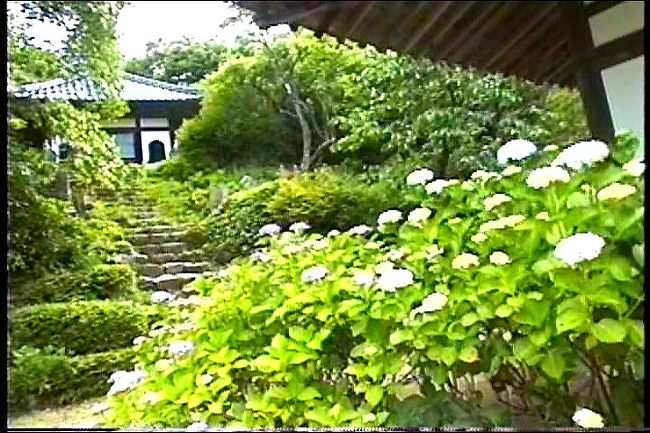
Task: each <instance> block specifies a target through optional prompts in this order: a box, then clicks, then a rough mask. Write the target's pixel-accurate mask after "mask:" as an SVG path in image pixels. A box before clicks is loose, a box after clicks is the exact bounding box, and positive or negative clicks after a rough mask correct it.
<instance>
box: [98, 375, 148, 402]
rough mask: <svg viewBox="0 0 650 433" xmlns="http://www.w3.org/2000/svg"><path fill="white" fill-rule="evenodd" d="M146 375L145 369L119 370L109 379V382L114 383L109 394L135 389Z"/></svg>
mask: <svg viewBox="0 0 650 433" xmlns="http://www.w3.org/2000/svg"><path fill="white" fill-rule="evenodd" d="M146 377H147V372H146V371H144V370H134V371H117V372H115V373H113V374H112V375H111V377H110V378H109V379H108V383H113V385H112V386H111V389H110V390H109V391H108V394H107V395H109V396H111V395H115V394H117V393H120V392H124V391H127V390H129V389H133V388H135V387H136V386H138V385H140V384H141V383H142V382H143V381H144V380H145V379H146Z"/></svg>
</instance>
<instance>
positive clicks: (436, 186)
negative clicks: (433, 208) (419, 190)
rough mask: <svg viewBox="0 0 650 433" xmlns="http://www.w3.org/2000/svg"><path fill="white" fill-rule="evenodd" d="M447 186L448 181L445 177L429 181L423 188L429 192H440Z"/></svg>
mask: <svg viewBox="0 0 650 433" xmlns="http://www.w3.org/2000/svg"><path fill="white" fill-rule="evenodd" d="M448 186H449V181H447V180H446V179H436V180H434V181H433V182H431V183H428V184H427V185H426V186H425V187H424V189H425V190H426V191H427V193H429V194H440V193H441V192H442V190H443V189H445V188H447V187H448Z"/></svg>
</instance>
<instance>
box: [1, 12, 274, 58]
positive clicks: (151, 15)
mask: <svg viewBox="0 0 650 433" xmlns="http://www.w3.org/2000/svg"><path fill="white" fill-rule="evenodd" d="M8 3H9V6H8V7H9V9H10V10H11V9H12V8H15V6H16V2H8ZM233 14H234V12H233V10H231V9H229V7H228V4H227V3H226V2H220V1H132V2H130V4H129V5H127V6H125V7H124V8H123V9H122V11H121V12H120V16H119V18H118V22H117V34H118V37H119V47H120V52H121V53H122V54H123V55H124V58H125V59H126V60H130V59H132V58H135V57H142V56H144V55H145V47H146V45H147V43H148V42H155V41H157V40H158V39H162V40H163V41H167V42H170V41H174V40H179V39H183V38H184V37H186V36H187V37H189V38H190V39H192V40H195V41H207V40H210V39H216V40H219V41H222V42H224V43H226V44H231V43H233V42H234V40H235V37H236V36H237V35H238V34H241V33H243V32H245V31H246V29H254V28H255V26H254V24H252V23H251V22H242V23H237V24H233V25H231V26H229V27H228V30H227V31H224V30H222V29H220V27H219V24H221V23H222V22H223V21H224V20H225V19H226V18H228V17H231V16H233ZM283 27H284V26H283ZM30 35H31V36H34V37H35V38H36V39H37V40H38V41H46V40H51V41H54V42H53V43H52V44H50V45H49V46H53V47H56V46H58V44H59V43H60V42H59V43H57V42H56V41H61V40H62V39H63V38H64V36H65V33H64V30H63V29H61V28H57V27H56V26H55V25H52V24H48V23H38V24H36V25H33V26H32V28H31V29H30ZM39 45H43V44H42V43H41V44H39ZM45 46H48V45H47V44H45Z"/></svg>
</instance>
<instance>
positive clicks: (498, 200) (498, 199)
mask: <svg viewBox="0 0 650 433" xmlns="http://www.w3.org/2000/svg"><path fill="white" fill-rule="evenodd" d="M510 200H512V198H511V197H510V196H509V195H507V194H494V195H493V196H491V197H488V198H486V199H485V200H483V206H485V210H487V211H490V210H492V209H494V208H495V207H497V206H499V205H500V204H503V203H507V202H509V201H510Z"/></svg>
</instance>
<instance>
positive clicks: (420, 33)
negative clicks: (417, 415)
mask: <svg viewBox="0 0 650 433" xmlns="http://www.w3.org/2000/svg"><path fill="white" fill-rule="evenodd" d="M453 3H454V2H451V1H446V2H440V6H439V8H438V10H437V11H436V12H435V13H434V14H432V15H431V16H430V17H429V19H428V20H427V21H426V24H425V25H424V26H423V27H421V28H420V29H419V30H418V31H417V32H416V33H415V35H413V37H411V39H410V40H409V41H408V43H407V44H406V47H405V48H404V54H408V53H409V52H410V51H411V49H412V48H413V47H414V46H415V45H416V44H417V43H418V42H420V39H422V36H424V34H425V33H426V32H428V31H429V29H431V27H433V25H434V24H436V22H437V21H438V20H439V19H440V17H441V16H442V14H444V13H445V11H447V9H449V8H450V7H451V5H452V4H453Z"/></svg>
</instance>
